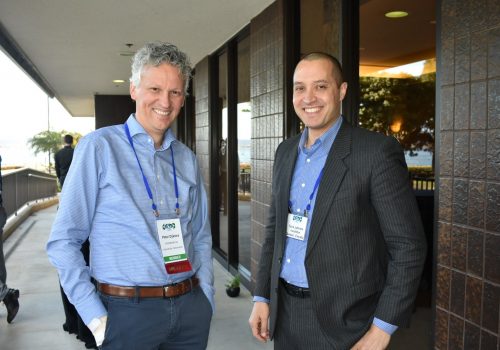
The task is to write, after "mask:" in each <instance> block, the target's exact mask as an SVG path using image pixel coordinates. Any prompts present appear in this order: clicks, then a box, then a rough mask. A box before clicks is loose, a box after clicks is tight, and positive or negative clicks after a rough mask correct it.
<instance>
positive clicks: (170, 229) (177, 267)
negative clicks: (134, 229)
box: [156, 218, 192, 274]
mask: <svg viewBox="0 0 500 350" xmlns="http://www.w3.org/2000/svg"><path fill="white" fill-rule="evenodd" d="M156 228H157V231H158V237H159V239H160V247H161V253H162V255H163V262H164V264H165V269H166V270H167V272H168V273H170V274H173V273H180V272H186V271H191V270H192V268H191V264H190V263H189V260H188V257H187V254H186V249H185V247H184V239H183V237H182V229H181V221H180V220H179V219H178V218H176V219H164V220H157V221H156Z"/></svg>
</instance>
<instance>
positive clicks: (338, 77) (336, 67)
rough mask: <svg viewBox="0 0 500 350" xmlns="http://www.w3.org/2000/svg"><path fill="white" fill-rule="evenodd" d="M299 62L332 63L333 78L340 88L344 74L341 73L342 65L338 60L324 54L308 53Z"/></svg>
mask: <svg viewBox="0 0 500 350" xmlns="http://www.w3.org/2000/svg"><path fill="white" fill-rule="evenodd" d="M300 60H301V61H314V60H327V61H330V62H331V63H332V66H333V77H334V78H335V81H336V82H337V85H338V86H340V85H341V84H342V83H343V82H344V73H343V72H342V65H341V64H340V62H339V60H338V59H337V58H335V57H333V56H332V55H330V54H328V53H326V52H319V51H318V52H310V53H308V54H306V55H304V56H302V58H301V59H300Z"/></svg>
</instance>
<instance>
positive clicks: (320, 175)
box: [288, 168, 325, 217]
mask: <svg viewBox="0 0 500 350" xmlns="http://www.w3.org/2000/svg"><path fill="white" fill-rule="evenodd" d="M324 169H325V168H322V169H321V171H320V172H319V175H318V178H317V179H316V183H315V184H314V188H313V190H312V192H311V194H310V195H309V203H307V206H306V209H305V210H304V216H305V217H307V213H308V212H309V211H310V210H311V201H312V199H313V198H314V194H315V193H316V190H317V189H318V186H319V183H320V182H321V178H322V177H323V170H324ZM292 204H293V203H292V201H290V200H289V201H288V209H289V210H290V212H292Z"/></svg>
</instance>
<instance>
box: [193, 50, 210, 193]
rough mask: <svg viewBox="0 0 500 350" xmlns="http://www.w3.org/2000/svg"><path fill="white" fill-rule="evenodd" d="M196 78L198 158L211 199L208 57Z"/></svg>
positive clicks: (200, 63) (197, 66)
mask: <svg viewBox="0 0 500 350" xmlns="http://www.w3.org/2000/svg"><path fill="white" fill-rule="evenodd" d="M195 68H196V74H195V76H194V79H193V80H194V89H193V90H194V97H195V100H196V103H195V115H196V121H195V124H196V126H195V130H196V136H195V139H196V157H197V158H198V162H199V163H200V169H201V173H202V175H203V181H204V182H205V188H206V189H207V196H208V198H210V195H209V193H210V177H209V175H210V162H209V160H210V158H209V152H210V147H209V144H208V140H209V113H208V57H206V58H205V59H203V60H202V61H200V62H199V63H198V64H197V65H196V67H195Z"/></svg>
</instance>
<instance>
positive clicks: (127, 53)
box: [118, 51, 135, 57]
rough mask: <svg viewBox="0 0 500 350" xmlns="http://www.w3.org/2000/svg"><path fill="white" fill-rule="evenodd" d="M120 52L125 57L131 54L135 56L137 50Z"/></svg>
mask: <svg viewBox="0 0 500 350" xmlns="http://www.w3.org/2000/svg"><path fill="white" fill-rule="evenodd" d="M118 54H119V55H120V56H123V57H130V56H134V55H135V52H134V51H120V52H118Z"/></svg>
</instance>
